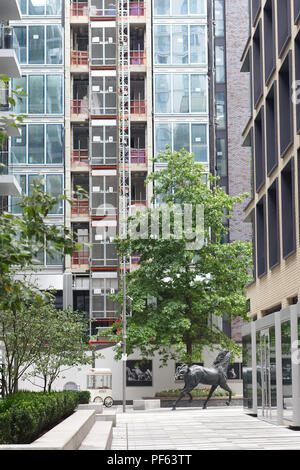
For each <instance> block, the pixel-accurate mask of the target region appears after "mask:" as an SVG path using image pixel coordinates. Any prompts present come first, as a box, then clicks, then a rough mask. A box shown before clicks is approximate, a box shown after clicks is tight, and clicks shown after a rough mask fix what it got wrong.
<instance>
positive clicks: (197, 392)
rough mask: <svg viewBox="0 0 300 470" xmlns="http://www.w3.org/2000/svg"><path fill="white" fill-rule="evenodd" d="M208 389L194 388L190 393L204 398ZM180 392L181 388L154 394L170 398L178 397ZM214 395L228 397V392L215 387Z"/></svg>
mask: <svg viewBox="0 0 300 470" xmlns="http://www.w3.org/2000/svg"><path fill="white" fill-rule="evenodd" d="M209 391H210V388H196V389H194V390H192V391H191V395H192V396H193V397H200V398H201V397H203V398H206V397H207V396H208V394H209ZM180 393H181V389H180V390H177V389H175V390H163V391H162V392H157V393H156V394H155V396H156V397H158V398H168V397H169V398H171V397H178V396H179V395H180ZM234 395H235V393H234V392H232V396H234ZM213 396H214V397H228V393H227V392H225V391H224V390H220V389H217V390H215V391H214V394H213Z"/></svg>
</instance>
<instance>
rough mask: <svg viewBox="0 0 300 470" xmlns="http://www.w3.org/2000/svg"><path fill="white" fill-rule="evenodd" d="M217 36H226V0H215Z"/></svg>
mask: <svg viewBox="0 0 300 470" xmlns="http://www.w3.org/2000/svg"><path fill="white" fill-rule="evenodd" d="M215 36H216V37H217V38H223V37H224V0H215Z"/></svg>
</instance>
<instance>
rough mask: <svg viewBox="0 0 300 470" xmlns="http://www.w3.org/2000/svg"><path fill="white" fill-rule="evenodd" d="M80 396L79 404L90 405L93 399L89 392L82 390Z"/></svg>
mask: <svg viewBox="0 0 300 470" xmlns="http://www.w3.org/2000/svg"><path fill="white" fill-rule="evenodd" d="M78 395H79V403H80V404H81V403H82V404H88V403H89V402H90V399H91V393H90V392H89V391H88V390H81V391H80V392H78Z"/></svg>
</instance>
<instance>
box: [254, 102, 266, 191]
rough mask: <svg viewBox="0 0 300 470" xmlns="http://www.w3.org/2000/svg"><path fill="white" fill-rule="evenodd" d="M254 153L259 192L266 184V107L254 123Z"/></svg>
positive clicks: (262, 108)
mask: <svg viewBox="0 0 300 470" xmlns="http://www.w3.org/2000/svg"><path fill="white" fill-rule="evenodd" d="M254 138H255V142H254V152H255V182H256V191H257V192H258V191H259V190H260V188H261V187H262V185H263V184H264V183H265V179H266V175H265V139H264V107H263V106H262V107H261V109H260V112H259V114H258V116H257V118H256V119H255V123H254Z"/></svg>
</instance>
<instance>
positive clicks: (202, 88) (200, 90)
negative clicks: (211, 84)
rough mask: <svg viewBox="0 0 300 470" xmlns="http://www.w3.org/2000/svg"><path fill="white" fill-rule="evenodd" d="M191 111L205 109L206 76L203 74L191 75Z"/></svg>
mask: <svg viewBox="0 0 300 470" xmlns="http://www.w3.org/2000/svg"><path fill="white" fill-rule="evenodd" d="M191 107H192V109H191V111H192V113H205V112H206V111H207V78H206V76H205V75H191Z"/></svg>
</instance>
